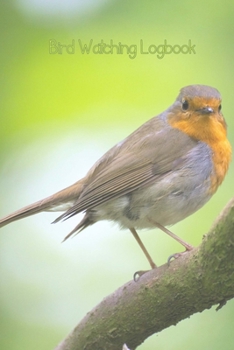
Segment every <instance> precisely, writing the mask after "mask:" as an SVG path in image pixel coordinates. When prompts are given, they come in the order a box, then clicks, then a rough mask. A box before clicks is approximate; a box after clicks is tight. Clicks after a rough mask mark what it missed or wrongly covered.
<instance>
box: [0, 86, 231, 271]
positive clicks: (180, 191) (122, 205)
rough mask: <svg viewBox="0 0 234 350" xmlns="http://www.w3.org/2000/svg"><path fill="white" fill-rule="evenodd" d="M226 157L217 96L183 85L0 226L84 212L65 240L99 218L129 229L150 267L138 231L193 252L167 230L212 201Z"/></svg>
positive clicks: (228, 154) (224, 130)
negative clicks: (83, 168) (81, 169)
mask: <svg viewBox="0 0 234 350" xmlns="http://www.w3.org/2000/svg"><path fill="white" fill-rule="evenodd" d="M231 154H232V149H231V145H230V143H229V141H228V139H227V124H226V122H225V119H224V117H223V114H222V110H221V95H220V93H219V91H218V90H217V89H215V88H213V87H211V86H206V85H189V86H185V87H183V88H182V89H181V90H180V92H179V95H178V97H177V98H176V100H175V102H174V103H173V104H172V105H171V106H170V107H169V108H168V109H166V110H165V111H164V112H162V113H161V114H159V115H158V116H156V117H153V118H152V119H150V120H148V121H147V122H145V123H144V124H143V125H141V126H140V127H139V128H138V129H137V130H135V131H134V132H132V133H131V134H130V135H129V136H127V137H126V138H125V139H124V140H122V141H120V142H119V143H117V144H116V145H115V146H114V147H112V148H111V149H110V150H109V151H107V152H106V153H105V154H104V155H103V156H102V157H101V158H100V159H99V160H98V161H97V162H96V163H95V164H94V165H93V166H92V167H91V169H90V170H89V171H88V172H87V175H86V176H85V177H83V178H82V179H80V180H79V181H77V182H76V183H74V184H72V185H71V186H69V187H66V188H65V189H63V190H61V191H59V192H57V193H55V194H53V195H51V196H49V197H47V198H45V199H42V200H39V201H37V202H36V203H33V204H31V205H29V206H26V207H24V208H22V209H20V210H18V211H16V212H14V213H12V214H10V215H8V216H6V217H4V218H3V219H1V220H0V227H3V226H4V225H7V224H9V223H11V222H13V221H15V220H19V219H22V218H25V217H27V216H30V215H34V214H37V213H39V212H43V211H62V212H63V213H62V214H61V215H60V216H59V217H57V218H56V219H55V220H54V221H53V223H57V222H59V221H61V220H62V221H63V220H67V219H69V218H71V217H73V216H74V215H76V214H78V213H84V216H83V218H82V219H81V221H80V222H79V223H78V224H77V225H76V227H75V228H74V229H73V230H72V231H71V232H70V233H69V234H68V235H67V236H66V237H65V238H64V240H66V239H67V238H69V237H71V236H73V235H76V234H77V233H79V232H80V231H82V230H84V229H85V228H87V227H88V226H90V225H93V224H95V223H96V222H98V221H101V220H109V221H113V222H115V223H117V224H119V226H120V228H121V229H129V230H130V232H131V233H132V234H133V236H134V238H135V239H136V241H137V242H138V244H139V246H140V247H141V249H142V251H143V253H144V254H145V256H146V258H147V260H148V262H149V264H150V266H151V268H152V269H154V268H155V267H156V264H155V263H154V261H153V259H152V258H151V256H150V254H149V253H148V251H147V249H146V247H145V246H144V244H143V242H142V241H141V239H140V237H139V235H138V233H137V231H138V230H141V229H153V228H159V229H161V230H162V231H164V232H165V233H166V234H168V235H169V236H171V237H172V238H174V239H175V240H176V241H178V242H179V243H180V244H182V245H183V246H184V248H185V252H187V251H190V250H192V249H193V246H192V245H190V244H189V243H187V242H185V241H184V240H182V239H181V238H180V237H178V236H176V235H175V234H174V233H173V232H171V231H170V230H169V229H168V228H167V226H171V225H173V224H175V223H177V222H179V221H181V220H183V219H185V218H186V217H188V216H189V215H191V214H193V213H194V212H196V211H197V210H198V209H200V208H201V207H202V206H203V205H204V204H205V203H206V202H207V201H208V200H209V199H210V198H211V197H212V196H213V194H214V193H215V192H216V190H217V189H218V187H219V186H220V185H221V183H222V182H223V180H224V177H225V175H226V173H227V170H228V167H229V164H230V161H231ZM182 253H184V252H182ZM182 253H181V254H182ZM174 257H177V256H176V254H175V255H174Z"/></svg>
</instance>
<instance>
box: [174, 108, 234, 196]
mask: <svg viewBox="0 0 234 350" xmlns="http://www.w3.org/2000/svg"><path fill="white" fill-rule="evenodd" d="M168 122H169V124H170V125H171V126H172V127H174V128H178V129H180V130H181V131H183V132H185V133H186V134H187V135H189V136H190V137H192V138H194V139H196V140H200V141H202V142H205V143H207V144H208V145H209V146H210V148H211V150H212V159H213V165H214V172H213V174H212V175H211V187H210V191H209V192H210V193H211V194H213V193H215V192H216V190H217V188H218V187H219V185H220V184H221V183H222V181H223V179H224V177H225V175H226V173H227V170H228V167H229V164H230V161H231V154H232V148H231V145H230V143H229V141H228V139H227V130H226V123H225V120H224V118H223V116H222V115H220V114H211V115H199V114H198V113H193V114H192V115H190V116H189V117H188V116H186V117H185V115H184V114H182V113H181V115H178V113H176V114H172V115H171V116H170V117H169V119H168Z"/></svg>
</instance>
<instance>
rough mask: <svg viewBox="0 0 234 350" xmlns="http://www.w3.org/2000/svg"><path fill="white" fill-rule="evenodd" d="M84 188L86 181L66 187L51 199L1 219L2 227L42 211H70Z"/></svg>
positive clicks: (82, 180) (0, 224) (43, 200)
mask: <svg viewBox="0 0 234 350" xmlns="http://www.w3.org/2000/svg"><path fill="white" fill-rule="evenodd" d="M83 188H84V179H81V180H80V181H78V182H76V183H75V184H73V185H71V186H69V187H66V188H65V189H63V190H61V191H59V192H57V193H55V194H53V195H52V196H50V197H47V198H45V199H42V200H40V201H38V202H35V203H33V204H30V205H28V206H26V207H24V208H22V209H19V210H17V211H15V212H14V213H12V214H10V215H7V216H5V217H4V218H2V219H0V227H3V226H5V225H8V224H9V223H11V222H13V221H16V220H20V219H23V218H25V217H27V216H31V215H34V214H37V213H40V212H42V211H63V210H67V209H69V208H70V207H71V206H72V205H73V204H74V202H75V201H76V200H77V199H78V198H79V196H80V194H81V192H82V190H83Z"/></svg>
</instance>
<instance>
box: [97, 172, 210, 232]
mask: <svg viewBox="0 0 234 350" xmlns="http://www.w3.org/2000/svg"><path fill="white" fill-rule="evenodd" d="M209 188H210V178H207V179H202V181H200V180H199V181H196V182H195V181H194V178H193V179H189V178H185V179H184V181H183V182H181V178H178V177H176V176H173V178H172V176H168V177H167V178H165V179H163V180H161V181H159V182H157V183H155V184H152V185H150V186H147V187H143V188H140V189H137V190H135V191H133V192H131V193H129V194H127V195H124V196H121V197H119V198H115V199H113V200H110V201H108V202H106V203H104V204H102V205H100V206H99V207H96V208H95V210H94V211H93V215H94V216H95V221H98V220H111V221H115V222H117V223H118V224H119V225H120V226H121V227H123V228H131V227H134V228H136V229H143V228H153V227H155V225H154V224H153V222H157V223H159V224H161V225H163V226H167V225H173V224H175V223H177V222H178V221H181V220H183V219H184V218H186V217H187V216H189V215H191V214H192V213H194V212H195V211H197V210H198V209H200V208H201V207H202V206H203V205H204V204H205V203H206V202H207V201H208V200H209V199H210V197H211V195H210V194H209ZM152 221H153V222H152Z"/></svg>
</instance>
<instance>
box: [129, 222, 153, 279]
mask: <svg viewBox="0 0 234 350" xmlns="http://www.w3.org/2000/svg"><path fill="white" fill-rule="evenodd" d="M129 230H130V231H131V232H132V234H133V236H134V238H135V239H136V241H137V243H138V244H139V246H140V247H141V249H142V250H143V253H144V254H145V256H146V258H147V260H148V262H149V263H150V266H151V268H152V269H155V267H157V266H156V264H155V263H154V262H153V260H152V258H151V256H150V255H149V253H148V251H147V249H146V247H145V246H144V244H143V243H142V241H141V239H140V237H139V236H138V234H137V232H136V230H135V229H134V228H130V229H129ZM147 271H148V270H146V271H137V272H135V273H134V281H137V280H138V279H139V277H141V276H142V275H143V274H144V273H145V272H147Z"/></svg>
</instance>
